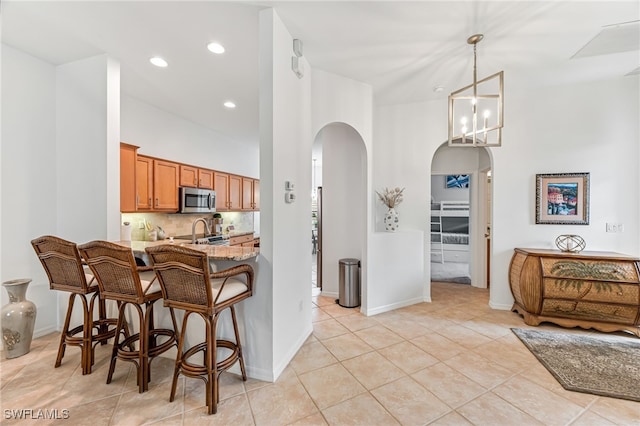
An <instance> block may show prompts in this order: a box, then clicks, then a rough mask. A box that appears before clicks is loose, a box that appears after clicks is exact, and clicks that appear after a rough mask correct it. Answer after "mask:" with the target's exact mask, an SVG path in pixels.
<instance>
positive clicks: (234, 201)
mask: <svg viewBox="0 0 640 426" xmlns="http://www.w3.org/2000/svg"><path fill="white" fill-rule="evenodd" d="M241 208H242V177H241V176H236V175H229V210H240V209H241Z"/></svg>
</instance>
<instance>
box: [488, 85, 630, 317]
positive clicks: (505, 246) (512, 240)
mask: <svg viewBox="0 0 640 426" xmlns="http://www.w3.org/2000/svg"><path fill="white" fill-rule="evenodd" d="M639 81H640V77H638V76H635V77H621V78H618V79H613V80H608V81H601V82H596V83H590V84H577V85H574V86H563V87H553V88H547V89H539V90H537V91H536V92H532V93H523V94H514V96H511V97H510V98H509V100H508V107H507V108H506V109H505V128H504V136H503V147H502V148H498V149H495V150H493V155H494V157H493V158H494V166H495V167H494V172H493V176H492V179H493V196H494V205H493V226H494V233H493V240H492V243H493V262H492V265H491V271H492V274H491V288H492V291H491V305H492V306H495V307H500V308H509V307H510V306H511V303H512V300H513V299H512V297H511V293H510V291H509V288H508V275H507V274H508V267H509V261H510V259H511V256H512V254H513V248H514V247H543V248H544V247H546V248H551V247H555V246H553V241H554V240H555V238H556V237H557V236H558V235H560V234H567V233H575V234H579V235H581V236H582V237H583V238H584V239H585V241H586V243H587V250H603V251H617V252H622V253H627V254H631V255H635V256H638V255H640V239H639V238H638V236H639V235H640V234H639V233H640V230H639V225H640V209H639V206H640V191H639V190H638V189H639V183H640V175H639V173H640V172H639V168H638V163H639V162H638V159H639V156H640V129H639V128H638V117H639V116H640V106H639V104H640V96H638V94H639V93H640V85H639ZM561 172H589V173H590V176H591V191H590V193H591V201H590V210H591V213H590V224H589V225H536V224H535V175H536V173H561ZM514 209H517V211H518V212H519V213H518V214H514ZM606 222H615V223H623V224H624V225H625V231H624V232H623V233H616V234H613V233H606V232H605V224H606Z"/></svg>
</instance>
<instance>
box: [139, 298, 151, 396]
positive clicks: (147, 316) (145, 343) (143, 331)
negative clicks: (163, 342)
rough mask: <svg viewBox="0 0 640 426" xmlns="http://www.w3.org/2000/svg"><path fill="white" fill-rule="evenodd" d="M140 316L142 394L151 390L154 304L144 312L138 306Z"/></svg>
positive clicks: (140, 387)
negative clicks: (150, 331)
mask: <svg viewBox="0 0 640 426" xmlns="http://www.w3.org/2000/svg"><path fill="white" fill-rule="evenodd" d="M136 308H137V310H138V315H139V316H140V350H139V352H138V359H139V364H140V365H139V367H138V380H140V383H139V384H138V392H140V393H142V392H144V391H146V390H148V389H149V381H150V380H151V371H150V370H151V367H150V365H149V348H150V347H152V344H151V342H152V341H153V338H152V337H151V336H150V335H149V330H151V329H152V327H153V302H151V303H148V304H147V305H146V307H145V310H144V311H142V308H141V307H140V305H138V306H136Z"/></svg>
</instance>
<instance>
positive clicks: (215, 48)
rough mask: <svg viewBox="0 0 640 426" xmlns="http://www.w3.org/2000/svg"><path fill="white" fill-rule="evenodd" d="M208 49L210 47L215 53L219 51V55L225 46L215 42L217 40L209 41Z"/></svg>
mask: <svg viewBox="0 0 640 426" xmlns="http://www.w3.org/2000/svg"><path fill="white" fill-rule="evenodd" d="M207 49H209V50H210V51H212V52H213V53H217V54H218V55H219V54H221V53H224V46H223V45H221V44H220V43H215V42H212V43H209V44H207Z"/></svg>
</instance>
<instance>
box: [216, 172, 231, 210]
mask: <svg viewBox="0 0 640 426" xmlns="http://www.w3.org/2000/svg"><path fill="white" fill-rule="evenodd" d="M213 190H214V191H216V211H218V212H223V211H227V210H229V174H228V173H221V172H213Z"/></svg>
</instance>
